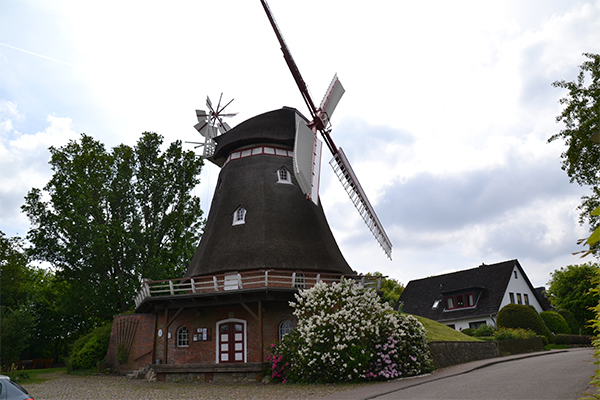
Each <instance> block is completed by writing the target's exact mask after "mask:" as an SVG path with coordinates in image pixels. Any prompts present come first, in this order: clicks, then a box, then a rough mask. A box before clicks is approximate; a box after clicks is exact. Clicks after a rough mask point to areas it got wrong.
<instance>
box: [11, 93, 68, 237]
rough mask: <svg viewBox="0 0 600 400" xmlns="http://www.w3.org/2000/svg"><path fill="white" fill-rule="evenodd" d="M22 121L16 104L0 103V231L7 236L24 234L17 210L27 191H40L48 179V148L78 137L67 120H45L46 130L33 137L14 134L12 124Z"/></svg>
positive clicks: (25, 221) (49, 171) (26, 223)
mask: <svg viewBox="0 0 600 400" xmlns="http://www.w3.org/2000/svg"><path fill="white" fill-rule="evenodd" d="M23 119H24V117H23V115H22V114H21V113H20V111H19V110H18V107H17V104H16V103H14V102H10V101H6V100H0V171H2V185H0V226H1V228H0V229H2V230H3V232H4V233H6V234H7V235H9V236H10V235H17V234H18V235H20V236H24V235H25V234H26V232H23V229H24V227H27V226H28V225H29V224H28V222H27V218H26V217H25V216H24V215H23V214H21V213H20V207H21V205H22V204H23V199H24V197H25V195H26V194H27V192H28V191H29V190H31V189H32V188H33V187H37V188H42V187H43V186H44V185H45V184H46V182H47V181H48V180H49V179H50V177H51V170H50V166H49V165H48V161H49V160H50V153H49V152H48V148H49V147H50V146H55V147H59V146H61V145H64V144H66V143H67V142H68V140H69V139H76V138H77V137H78V134H77V133H76V132H74V131H73V130H72V127H71V119H70V118H57V117H54V116H48V117H47V127H46V129H45V130H44V131H41V132H37V133H21V132H19V131H17V130H16V129H15V127H14V125H15V123H14V122H15V121H16V122H17V123H22V120H23Z"/></svg>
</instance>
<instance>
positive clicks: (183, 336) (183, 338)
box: [177, 326, 190, 347]
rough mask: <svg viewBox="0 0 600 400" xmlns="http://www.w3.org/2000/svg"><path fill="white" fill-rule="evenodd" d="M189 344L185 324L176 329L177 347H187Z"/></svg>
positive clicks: (188, 332) (188, 335)
mask: <svg viewBox="0 0 600 400" xmlns="http://www.w3.org/2000/svg"><path fill="white" fill-rule="evenodd" d="M189 345H190V331H188V328H186V327H185V326H182V327H181V328H179V329H178V330H177V347H188V346H189Z"/></svg>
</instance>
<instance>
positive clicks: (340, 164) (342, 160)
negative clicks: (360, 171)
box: [329, 148, 392, 259]
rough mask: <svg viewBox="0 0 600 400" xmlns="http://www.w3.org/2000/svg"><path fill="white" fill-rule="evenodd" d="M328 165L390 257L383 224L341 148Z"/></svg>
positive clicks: (390, 247) (390, 249)
mask: <svg viewBox="0 0 600 400" xmlns="http://www.w3.org/2000/svg"><path fill="white" fill-rule="evenodd" d="M329 165H331V168H333V171H334V172H335V174H336V175H337V177H338V179H339V180H340V182H341V183H342V186H344V189H346V193H348V196H350V200H352V203H354V206H355V207H356V209H357V210H358V213H359V214H360V216H361V217H362V218H363V220H364V221H365V224H367V226H368V227H369V229H370V230H371V233H373V236H375V239H376V240H377V241H378V242H379V245H380V246H381V248H382V249H383V251H384V252H385V254H386V255H387V256H388V258H390V259H392V242H390V239H389V238H388V236H387V234H386V233H385V230H384V229H383V225H381V222H380V221H379V218H377V214H375V210H374V209H373V206H371V203H370V202H369V199H367V195H366V194H365V192H364V191H363V188H362V186H361V185H360V183H359V182H358V179H357V178H356V175H355V174H354V171H353V170H352V167H351V166H350V163H349V162H348V159H347V158H346V155H345V154H344V152H343V150H342V149H341V148H339V152H338V153H337V154H335V155H334V157H333V158H332V159H331V161H330V162H329Z"/></svg>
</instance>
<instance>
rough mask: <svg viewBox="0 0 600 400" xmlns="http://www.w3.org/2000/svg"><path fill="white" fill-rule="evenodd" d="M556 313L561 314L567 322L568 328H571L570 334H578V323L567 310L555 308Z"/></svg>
mask: <svg viewBox="0 0 600 400" xmlns="http://www.w3.org/2000/svg"><path fill="white" fill-rule="evenodd" d="M556 312H557V313H559V314H560V315H562V316H563V318H564V319H565V321H567V324H568V325H569V329H570V330H571V334H572V335H578V334H579V333H580V329H579V324H578V323H577V320H576V319H575V317H574V316H573V314H572V313H571V311H569V310H556Z"/></svg>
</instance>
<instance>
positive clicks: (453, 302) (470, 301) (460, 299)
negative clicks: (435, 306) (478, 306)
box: [446, 293, 475, 310]
mask: <svg viewBox="0 0 600 400" xmlns="http://www.w3.org/2000/svg"><path fill="white" fill-rule="evenodd" d="M474 299H475V297H474V296H473V293H467V294H457V295H454V296H448V297H447V298H446V306H447V308H448V309H449V310H452V309H454V308H465V307H475V301H474Z"/></svg>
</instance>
